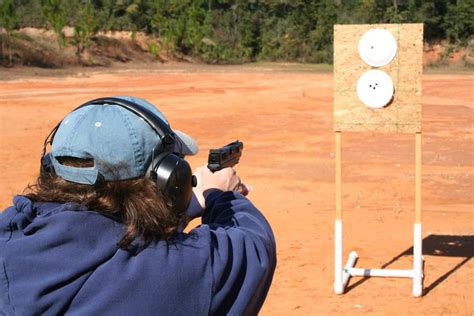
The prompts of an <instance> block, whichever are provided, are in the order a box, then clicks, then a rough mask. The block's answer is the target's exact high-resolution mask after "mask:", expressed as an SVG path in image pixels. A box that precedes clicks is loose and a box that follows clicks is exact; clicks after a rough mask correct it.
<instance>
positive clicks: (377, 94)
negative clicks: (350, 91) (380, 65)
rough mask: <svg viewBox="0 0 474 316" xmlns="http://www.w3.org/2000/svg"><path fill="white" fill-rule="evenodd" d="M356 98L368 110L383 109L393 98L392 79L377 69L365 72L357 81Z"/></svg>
mask: <svg viewBox="0 0 474 316" xmlns="http://www.w3.org/2000/svg"><path fill="white" fill-rule="evenodd" d="M357 96H358V97H359V99H360V100H361V101H362V103H364V104H365V105H366V106H367V107H369V108H373V109H378V108H383V107H384V106H386V105H387V104H389V102H390V101H391V100H392V97H393V82H392V78H390V76H389V75H388V74H387V73H386V72H384V71H382V70H378V69H373V70H369V71H367V72H365V73H364V74H363V75H362V76H360V78H359V80H358V81H357Z"/></svg>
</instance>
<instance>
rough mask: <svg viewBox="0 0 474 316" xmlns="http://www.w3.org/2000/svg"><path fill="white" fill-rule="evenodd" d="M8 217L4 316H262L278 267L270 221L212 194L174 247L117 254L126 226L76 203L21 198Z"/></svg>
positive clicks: (2, 221) (1, 240)
mask: <svg viewBox="0 0 474 316" xmlns="http://www.w3.org/2000/svg"><path fill="white" fill-rule="evenodd" d="M13 201H14V205H13V206H11V207H9V208H7V209H6V210H5V211H4V212H3V213H1V214H0V315H2V314H5V315H40V314H41V315H58V314H69V315H127V316H130V315H208V314H216V315H224V314H229V315H255V314H257V313H258V311H259V310H260V308H261V306H262V304H263V302H264V300H265V297H266V295H267V292H268V289H269V287H270V284H271V281H272V277H273V272H274V270H275V265H276V255H275V240H274V237H273V233H272V231H271V228H270V226H269V224H268V222H267V221H266V220H265V218H264V217H263V215H262V214H261V213H260V212H259V211H258V210H257V209H256V208H255V207H254V206H253V205H252V204H251V202H250V201H249V200H247V199H246V198H245V197H243V196H242V195H240V194H238V193H235V192H213V193H211V194H210V195H209V196H208V197H207V199H206V209H205V210H204V214H203V217H202V225H200V226H198V227H197V228H195V229H193V230H192V231H191V232H190V233H188V234H185V233H180V234H179V235H178V236H177V237H176V238H175V240H174V242H172V243H166V242H164V241H156V242H152V243H150V244H148V245H144V244H143V243H140V242H138V241H135V242H134V243H133V247H132V249H129V250H124V249H121V248H119V247H118V246H117V242H118V241H119V240H120V238H121V237H122V235H123V233H124V228H125V227H124V225H123V224H122V223H120V222H118V221H116V220H115V219H113V218H110V217H107V216H104V215H102V214H100V213H98V212H95V211H91V210H88V209H87V208H85V207H84V206H81V205H79V204H75V203H65V204H57V203H32V202H31V201H30V200H29V199H27V198H26V197H24V196H16V197H15V198H14V200H13Z"/></svg>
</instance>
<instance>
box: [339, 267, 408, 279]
mask: <svg viewBox="0 0 474 316" xmlns="http://www.w3.org/2000/svg"><path fill="white" fill-rule="evenodd" d="M346 272H347V273H348V274H350V275H351V276H365V277H396V278H413V270H391V269H363V268H349V269H347V271H346Z"/></svg>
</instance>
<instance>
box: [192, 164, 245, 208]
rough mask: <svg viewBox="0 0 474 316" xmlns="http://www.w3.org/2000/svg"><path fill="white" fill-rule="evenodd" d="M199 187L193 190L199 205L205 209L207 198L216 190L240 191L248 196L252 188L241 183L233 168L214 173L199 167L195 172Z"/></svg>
mask: <svg viewBox="0 0 474 316" xmlns="http://www.w3.org/2000/svg"><path fill="white" fill-rule="evenodd" d="M194 175H195V176H196V179H197V186H196V187H195V188H194V189H193V192H194V194H195V196H196V198H197V199H198V201H199V204H200V205H201V207H202V208H203V209H204V208H205V206H206V203H205V201H206V196H207V195H208V194H209V193H211V192H212V191H215V190H221V191H238V192H240V193H242V194H243V195H247V194H248V193H249V192H250V190H251V188H250V187H248V186H246V185H245V184H243V183H242V182H241V181H240V178H239V176H237V172H236V171H235V170H234V169H233V168H224V169H222V170H219V171H216V172H214V173H212V172H211V171H210V170H209V169H208V168H207V167H206V166H204V167H199V168H197V169H196V170H195V171H194Z"/></svg>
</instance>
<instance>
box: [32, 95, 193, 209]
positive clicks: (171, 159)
mask: <svg viewBox="0 0 474 316" xmlns="http://www.w3.org/2000/svg"><path fill="white" fill-rule="evenodd" d="M103 104H107V105H117V106H120V107H122V108H124V109H127V110H128V111H130V112H133V113H135V114H136V115H137V116H139V117H141V118H142V119H143V120H144V121H145V122H146V123H148V125H150V127H151V128H152V129H153V130H154V131H155V132H156V133H157V135H158V136H159V137H160V142H158V144H157V145H156V146H155V148H154V149H153V151H152V156H151V159H150V164H149V167H148V170H147V171H146V173H145V176H148V177H150V178H151V179H153V180H154V181H155V183H156V185H157V187H158V188H159V189H160V190H161V191H162V192H163V195H164V196H165V197H167V198H169V199H170V202H171V207H172V209H173V210H174V211H176V212H184V211H185V210H186V209H187V208H188V206H189V203H190V201H191V197H192V193H193V185H195V179H194V177H193V174H192V171H191V167H190V165H189V163H188V162H187V161H186V160H184V159H183V158H182V157H181V156H180V153H175V152H174V148H175V144H178V145H179V144H181V142H180V141H179V140H177V139H176V135H175V133H174V132H173V131H172V130H171V128H170V127H169V126H168V124H166V123H165V122H163V121H162V120H161V119H160V118H159V117H157V116H156V115H155V114H154V113H153V112H151V111H150V110H148V109H147V108H145V107H143V106H141V105H139V104H136V103H134V102H131V101H128V100H123V99H120V98H112V97H110V98H99V99H94V100H91V101H88V102H86V103H84V104H82V105H80V106H79V107H77V108H76V109H74V110H73V111H76V110H78V109H80V108H83V107H86V106H90V105H103ZM61 122H62V121H61ZM61 122H59V123H58V124H57V125H56V126H55V127H54V129H53V130H52V131H51V132H50V133H49V134H48V136H47V137H46V140H45V141H44V145H43V152H42V155H41V169H40V172H41V173H42V174H43V173H54V166H53V164H52V161H51V155H50V153H47V154H46V147H47V145H48V144H52V143H53V139H54V135H55V134H56V131H57V130H58V128H59V126H60V125H61Z"/></svg>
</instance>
